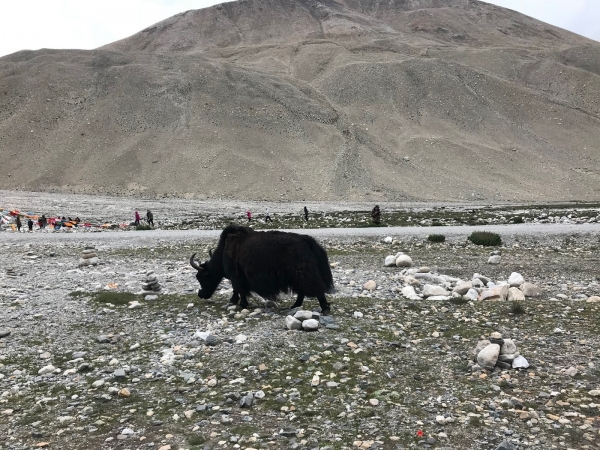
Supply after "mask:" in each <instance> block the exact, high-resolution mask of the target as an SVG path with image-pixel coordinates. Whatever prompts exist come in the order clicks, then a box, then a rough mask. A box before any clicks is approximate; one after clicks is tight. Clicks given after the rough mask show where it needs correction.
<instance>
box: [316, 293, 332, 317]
mask: <svg viewBox="0 0 600 450" xmlns="http://www.w3.org/2000/svg"><path fill="white" fill-rule="evenodd" d="M317 298H318V299H319V305H320V306H321V314H323V315H324V316H328V315H329V313H330V312H331V307H330V306H329V303H328V302H327V298H325V294H321V295H320V296H319V297H317Z"/></svg>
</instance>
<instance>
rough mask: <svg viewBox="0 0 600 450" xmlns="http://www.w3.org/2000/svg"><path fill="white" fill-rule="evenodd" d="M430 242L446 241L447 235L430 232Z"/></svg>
mask: <svg viewBox="0 0 600 450" xmlns="http://www.w3.org/2000/svg"><path fill="white" fill-rule="evenodd" d="M427 240H428V241H429V242H446V236H444V235H443V234H430V235H429V236H427Z"/></svg>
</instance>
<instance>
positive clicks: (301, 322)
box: [285, 309, 319, 331]
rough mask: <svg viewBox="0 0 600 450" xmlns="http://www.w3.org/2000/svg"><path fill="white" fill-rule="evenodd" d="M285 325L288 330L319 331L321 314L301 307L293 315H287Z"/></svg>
mask: <svg viewBox="0 0 600 450" xmlns="http://www.w3.org/2000/svg"><path fill="white" fill-rule="evenodd" d="M315 316H316V318H315ZM285 326H286V328H287V329H288V330H304V331H317V330H318V329H319V314H318V313H313V312H312V311H304V310H302V309H300V310H298V311H296V312H295V313H294V315H293V316H291V315H290V316H286V318H285Z"/></svg>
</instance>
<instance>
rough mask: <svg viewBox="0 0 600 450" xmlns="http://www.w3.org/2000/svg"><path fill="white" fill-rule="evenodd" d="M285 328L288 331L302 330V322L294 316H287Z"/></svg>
mask: <svg viewBox="0 0 600 450" xmlns="http://www.w3.org/2000/svg"><path fill="white" fill-rule="evenodd" d="M285 326H286V327H287V329H288V330H301V329H302V322H301V321H299V320H298V319H296V318H295V317H292V316H285Z"/></svg>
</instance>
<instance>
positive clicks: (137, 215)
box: [133, 210, 142, 227]
mask: <svg viewBox="0 0 600 450" xmlns="http://www.w3.org/2000/svg"><path fill="white" fill-rule="evenodd" d="M140 220H142V218H141V217H140V213H139V212H137V210H136V211H135V222H133V224H134V225H135V226H136V227H137V226H138V225H139V224H140Z"/></svg>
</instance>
